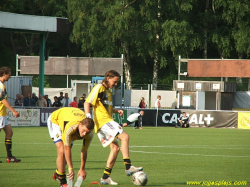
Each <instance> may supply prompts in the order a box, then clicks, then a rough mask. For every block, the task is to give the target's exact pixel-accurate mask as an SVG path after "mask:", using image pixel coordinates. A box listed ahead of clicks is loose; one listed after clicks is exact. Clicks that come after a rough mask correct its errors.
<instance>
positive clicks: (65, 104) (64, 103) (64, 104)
mask: <svg viewBox="0 0 250 187" xmlns="http://www.w3.org/2000/svg"><path fill="white" fill-rule="evenodd" d="M71 102H72V100H71V99H70V98H69V94H68V93H65V96H64V98H63V99H62V100H61V103H62V107H69V104H70V103H71Z"/></svg>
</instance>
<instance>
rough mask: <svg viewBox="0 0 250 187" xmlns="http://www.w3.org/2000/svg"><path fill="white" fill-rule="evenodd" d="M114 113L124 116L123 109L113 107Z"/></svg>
mask: <svg viewBox="0 0 250 187" xmlns="http://www.w3.org/2000/svg"><path fill="white" fill-rule="evenodd" d="M113 113H118V114H119V115H120V116H123V110H120V109H117V108H113Z"/></svg>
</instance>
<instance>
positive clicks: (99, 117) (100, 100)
mask: <svg viewBox="0 0 250 187" xmlns="http://www.w3.org/2000/svg"><path fill="white" fill-rule="evenodd" d="M85 102H87V103H90V104H91V105H92V106H93V116H94V122H95V132H98V130H99V129H100V128H101V127H102V126H103V125H104V124H106V123H108V122H110V121H114V119H113V118H112V115H113V102H112V93H111V91H110V89H108V88H106V87H105V86H103V85H102V84H98V85H96V86H95V87H94V88H93V89H92V91H91V92H90V94H89V96H88V98H87V99H86V101H85Z"/></svg>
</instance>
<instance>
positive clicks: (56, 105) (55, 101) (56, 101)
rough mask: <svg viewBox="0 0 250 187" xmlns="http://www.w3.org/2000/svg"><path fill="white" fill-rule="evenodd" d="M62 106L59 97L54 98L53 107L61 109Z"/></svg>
mask: <svg viewBox="0 0 250 187" xmlns="http://www.w3.org/2000/svg"><path fill="white" fill-rule="evenodd" d="M61 106H62V104H61V102H60V101H59V100H58V98H57V96H55V97H54V103H53V104H52V107H61Z"/></svg>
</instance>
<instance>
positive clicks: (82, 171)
mask: <svg viewBox="0 0 250 187" xmlns="http://www.w3.org/2000/svg"><path fill="white" fill-rule="evenodd" d="M79 176H81V177H82V180H84V179H86V176H87V173H86V171H85V169H83V170H82V169H80V170H79V172H78V174H77V177H79Z"/></svg>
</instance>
